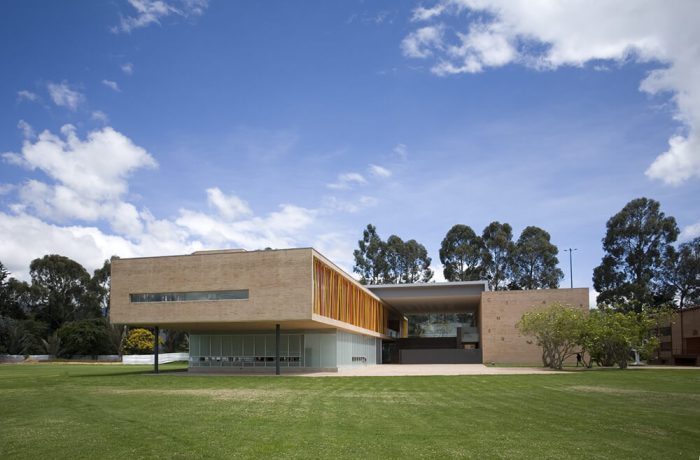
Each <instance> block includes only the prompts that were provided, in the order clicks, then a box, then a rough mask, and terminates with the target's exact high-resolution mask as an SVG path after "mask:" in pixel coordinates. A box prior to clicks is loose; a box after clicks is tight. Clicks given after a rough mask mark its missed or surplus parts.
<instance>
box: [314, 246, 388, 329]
mask: <svg viewBox="0 0 700 460" xmlns="http://www.w3.org/2000/svg"><path fill="white" fill-rule="evenodd" d="M314 313H316V314H317V315H321V316H326V317H328V318H332V319H336V320H338V321H343V322H345V323H349V324H352V325H354V326H358V327H362V328H365V329H369V330H371V331H374V332H379V333H380V334H385V333H386V324H387V318H388V313H389V312H388V311H387V307H386V306H384V305H383V304H382V303H381V302H380V301H379V300H377V299H375V298H374V297H372V296H370V295H369V294H367V293H366V292H365V291H363V290H362V289H361V288H359V287H358V286H356V285H355V284H353V283H352V282H350V281H349V280H348V279H347V278H345V277H344V276H343V275H341V274H340V273H338V272H337V271H336V270H334V269H332V268H331V267H329V266H328V265H326V264H324V263H323V262H321V261H320V260H318V259H317V258H315V257H314Z"/></svg>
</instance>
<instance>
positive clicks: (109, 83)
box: [102, 80, 121, 92]
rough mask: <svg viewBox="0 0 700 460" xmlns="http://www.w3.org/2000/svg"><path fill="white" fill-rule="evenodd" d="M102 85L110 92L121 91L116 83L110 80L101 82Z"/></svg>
mask: <svg viewBox="0 0 700 460" xmlns="http://www.w3.org/2000/svg"><path fill="white" fill-rule="evenodd" d="M102 84H103V85H105V86H106V87H107V88H109V89H111V90H112V91H117V92H119V91H121V90H120V89H119V85H118V84H117V82H116V81H112V80H102Z"/></svg>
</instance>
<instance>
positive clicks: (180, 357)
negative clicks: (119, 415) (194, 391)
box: [0, 352, 190, 365]
mask: <svg viewBox="0 0 700 460" xmlns="http://www.w3.org/2000/svg"><path fill="white" fill-rule="evenodd" d="M52 359H54V357H53V356H51V355H27V356H25V355H0V363H22V362H25V361H51V360H52ZM189 359H190V354H189V353H187V352H185V353H159V354H158V364H165V363H172V362H175V361H188V360H189ZM68 361H99V362H117V363H118V362H119V361H120V359H119V355H98V356H73V357H71V359H70V360H68ZM121 361H122V363H123V364H151V365H152V364H153V355H124V356H122V358H121Z"/></svg>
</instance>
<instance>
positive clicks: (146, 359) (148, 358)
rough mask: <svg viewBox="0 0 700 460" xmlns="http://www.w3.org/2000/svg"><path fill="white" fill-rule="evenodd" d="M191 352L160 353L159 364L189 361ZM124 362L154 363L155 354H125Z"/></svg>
mask: <svg viewBox="0 0 700 460" xmlns="http://www.w3.org/2000/svg"><path fill="white" fill-rule="evenodd" d="M189 359H190V354H189V353H187V352H185V353H158V364H165V363H172V362H175V361H189ZM122 364H153V355H124V356H122Z"/></svg>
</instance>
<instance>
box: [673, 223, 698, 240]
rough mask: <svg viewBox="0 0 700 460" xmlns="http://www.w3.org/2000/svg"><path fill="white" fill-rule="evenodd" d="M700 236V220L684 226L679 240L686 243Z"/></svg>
mask: <svg viewBox="0 0 700 460" xmlns="http://www.w3.org/2000/svg"><path fill="white" fill-rule="evenodd" d="M699 236H700V222H697V223H695V224H692V225H687V226H685V227H683V230H682V231H681V234H680V235H679V236H678V241H680V242H681V243H684V242H686V241H690V240H692V239H694V238H697V237H699Z"/></svg>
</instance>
